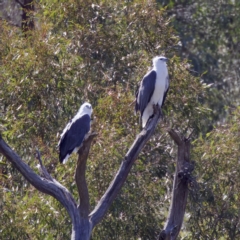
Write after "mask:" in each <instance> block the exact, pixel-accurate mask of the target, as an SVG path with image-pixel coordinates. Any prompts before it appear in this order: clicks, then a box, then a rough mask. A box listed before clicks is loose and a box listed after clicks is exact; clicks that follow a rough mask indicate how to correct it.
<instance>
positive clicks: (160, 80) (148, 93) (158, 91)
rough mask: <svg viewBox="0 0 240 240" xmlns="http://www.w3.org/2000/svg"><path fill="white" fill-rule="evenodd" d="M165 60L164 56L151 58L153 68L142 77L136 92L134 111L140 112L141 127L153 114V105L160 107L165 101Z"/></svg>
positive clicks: (166, 84) (166, 78)
mask: <svg viewBox="0 0 240 240" xmlns="http://www.w3.org/2000/svg"><path fill="white" fill-rule="evenodd" d="M167 60H168V59H167V58H166V57H164V56H157V57H154V58H153V68H152V70H151V71H149V72H148V73H147V74H146V75H145V76H144V77H143V79H142V81H141V83H140V87H139V89H138V91H137V93H136V105H135V111H136V112H137V111H140V113H141V117H142V127H143V128H144V127H145V126H146V124H147V121H148V119H149V118H151V117H152V116H153V105H154V104H158V105H159V106H160V107H161V108H162V106H163V104H164V102H165V99H166V96H167V92H168V89H169V76H168V69H167V63H166V62H167Z"/></svg>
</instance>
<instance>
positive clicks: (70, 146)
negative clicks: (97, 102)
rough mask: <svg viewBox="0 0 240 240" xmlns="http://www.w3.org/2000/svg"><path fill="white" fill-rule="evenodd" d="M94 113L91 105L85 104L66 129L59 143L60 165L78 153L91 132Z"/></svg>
mask: <svg viewBox="0 0 240 240" xmlns="http://www.w3.org/2000/svg"><path fill="white" fill-rule="evenodd" d="M92 111H93V110H92V106H91V104H90V103H87V102H85V103H84V104H83V105H82V106H81V107H80V109H79V110H78V112H77V114H76V115H75V116H74V118H73V119H72V120H71V121H70V122H69V123H68V124H67V126H66V127H65V128H64V130H63V132H62V134H61V138H60V141H59V143H58V147H59V161H60V163H66V162H67V160H68V158H69V156H70V155H71V154H72V153H73V152H75V153H76V152H78V150H79V148H80V147H81V144H82V142H83V140H84V139H85V137H86V135H87V134H88V132H89V131H90V125H91V115H92Z"/></svg>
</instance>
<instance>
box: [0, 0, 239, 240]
mask: <svg viewBox="0 0 240 240" xmlns="http://www.w3.org/2000/svg"><path fill="white" fill-rule="evenodd" d="M35 9H36V13H35V15H34V20H35V23H36V29H35V30H34V31H32V32H31V33H29V34H28V35H27V37H25V35H24V34H23V33H22V31H21V29H19V28H18V27H14V26H13V25H12V24H9V21H7V22H4V21H1V20H0V21H1V24H0V84H1V85H0V86H1V87H0V129H1V134H2V136H3V137H4V139H6V140H7V141H8V143H9V144H10V146H12V147H13V148H14V149H15V150H16V151H17V152H18V153H19V155H20V156H21V157H22V158H23V159H24V160H25V161H26V162H27V163H28V164H29V165H30V166H31V167H32V168H34V169H35V170H36V171H38V170H37V168H36V165H37V161H36V159H35V157H34V155H35V149H36V147H38V148H39V149H40V151H41V153H42V155H43V160H44V163H45V165H46V167H47V168H48V170H49V172H50V173H51V174H52V175H53V176H54V177H55V178H57V179H58V180H59V181H60V182H61V183H63V184H64V185H65V186H66V187H68V188H69V189H70V191H71V192H73V194H74V197H75V198H76V199H77V197H78V196H77V190H76V186H75V183H74V177H73V175H74V168H75V162H76V155H75V156H74V155H73V156H72V157H71V158H70V160H69V162H68V163H67V164H66V165H64V166H63V165H60V164H59V163H58V153H57V148H56V145H57V142H58V139H59V133H60V132H61V131H62V128H63V126H65V124H66V123H67V121H68V120H69V119H70V118H71V117H72V116H73V115H74V114H75V113H76V111H77V110H78V108H79V106H80V105H81V104H82V103H83V102H84V101H90V102H91V103H92V105H93V108H94V123H93V127H92V128H93V130H94V131H97V132H98V137H97V138H96V139H95V142H94V144H93V146H92V148H91V152H90V156H89V160H88V169H87V180H88V185H89V192H90V197H91V208H92V209H93V208H94V206H95V205H96V203H97V202H98V200H99V199H100V198H101V196H102V194H103V193H104V191H105V190H106V188H107V187H108V185H109V183H110V182H111V180H112V179H113V177H114V175H115V173H116V172H117V170H118V167H119V165H120V163H121V160H122V158H123V157H124V154H125V153H126V152H127V150H128V148H129V147H130V145H131V143H132V142H133V140H134V138H135V136H136V135H137V133H138V132H139V131H140V125H139V119H138V117H137V116H135V115H134V114H133V113H134V107H133V106H131V105H130V104H131V103H132V101H133V100H134V95H135V90H136V89H137V86H138V83H139V81H140V80H141V78H142V76H143V75H144V74H145V73H146V71H147V70H148V68H149V67H151V59H152V57H154V56H155V55H160V54H164V55H166V56H167V57H169V59H170V61H169V64H168V65H169V72H170V79H171V83H170V84H171V88H170V91H169V94H168V98H167V101H166V105H165V106H164V110H163V111H164V119H163V121H162V122H161V123H160V124H159V126H158V128H157V130H156V132H155V134H154V136H153V138H152V139H151V140H150V141H149V143H148V144H147V146H146V147H145V149H144V151H143V152H142V153H141V154H140V156H139V159H138V161H137V162H136V164H135V165H134V167H133V169H132V171H131V173H130V175H129V177H128V179H127V181H126V183H125V185H124V187H123V189H122V191H121V194H120V195H119V196H118V198H117V199H116V200H115V201H114V203H113V205H112V206H111V209H110V210H109V211H108V213H107V216H106V217H105V219H104V220H103V222H101V223H100V224H99V226H97V228H96V229H95V230H94V232H93V236H92V238H93V239H138V238H141V239H154V238H156V236H157V235H158V233H159V231H160V229H161V228H162V227H163V225H164V221H165V220H166V217H167V213H168V208H169V204H170V196H171V195H170V194H171V190H172V180H173V172H174V162H175V157H176V147H175V146H174V143H173V142H172V140H171V139H170V138H169V136H168V134H167V129H168V128H170V127H172V128H174V129H177V130H178V131H180V133H181V134H182V135H188V134H189V133H190V132H191V131H192V130H193V129H194V134H193V139H194V141H193V149H192V157H193V160H195V161H196V171H195V173H196V176H197V180H198V182H199V185H198V188H196V189H195V190H194V189H193V190H192V194H191V198H190V200H189V206H188V209H187V211H186V219H185V223H184V226H183V229H182V232H181V236H180V238H185V239H221V238H222V239H237V238H238V234H239V186H238V185H239V184H238V179H239V176H238V175H239V173H238V172H239V171H238V164H239V156H238V152H239V150H240V149H239V148H240V146H239V142H240V141H239V140H240V139H239V138H240V136H239V132H240V127H239V122H240V115H239V109H236V110H235V108H236V106H237V105H238V103H239V87H238V86H239V79H240V78H239V67H238V66H239V64H238V62H239V60H238V59H239V51H237V50H238V49H239V42H238V39H239V33H240V30H239V28H238V25H239V24H238V23H239V18H237V16H238V15H237V12H239V3H238V1H235V2H234V1H229V2H228V1H227V2H226V3H224V4H223V3H219V1H217V0H214V1H212V2H211V3H209V2H208V1H205V0H204V1H191V0H188V1H176V2H175V1H158V3H156V2H154V1H148V2H143V1H137V0H136V1H125V2H122V1H115V0H110V1H104V0H101V1H95V2H91V1H88V0H87V1H77V0H68V1H63V0H62V1H61V0H60V1H47V0H41V1H37V2H36V3H35ZM186 23H187V24H186ZM187 59H188V60H189V61H187ZM191 63H192V64H193V65H191ZM0 174H1V175H0V186H1V188H0V194H1V197H0V211H1V214H0V222H1V223H2V224H1V226H0V232H1V236H3V239H69V236H70V232H71V223H70V219H69V217H68V215H67V213H66V211H65V209H63V207H62V206H61V205H60V204H59V203H58V202H57V201H56V200H54V199H53V198H51V197H49V196H46V195H43V194H41V193H39V192H38V191H36V190H35V189H34V188H33V187H32V186H30V185H29V184H28V183H27V182H26V181H25V180H24V178H23V177H22V176H21V175H20V174H19V173H18V172H17V170H16V169H14V168H13V167H12V166H11V165H9V164H8V163H7V161H6V159H4V158H1V160H0Z"/></svg>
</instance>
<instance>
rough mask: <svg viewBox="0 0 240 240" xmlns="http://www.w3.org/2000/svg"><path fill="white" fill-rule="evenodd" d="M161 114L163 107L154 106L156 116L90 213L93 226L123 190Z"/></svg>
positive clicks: (130, 150) (141, 134)
mask: <svg viewBox="0 0 240 240" xmlns="http://www.w3.org/2000/svg"><path fill="white" fill-rule="evenodd" d="M161 116H162V112H161V109H160V107H159V106H158V105H157V106H155V107H154V117H153V118H152V119H151V120H149V121H148V123H147V125H146V127H145V128H144V129H143V130H142V131H141V133H140V134H139V135H138V136H137V137H136V139H135V141H134V143H133V144H132V146H131V148H130V149H129V151H128V152H127V154H126V155H125V157H124V159H123V161H122V164H121V166H120V168H119V170H118V172H117V174H116V176H115V178H114V179H113V181H112V182H111V184H110V186H109V187H108V189H107V191H106V192H105V194H104V195H103V196H102V198H101V200H100V201H99V203H98V205H97V206H96V207H95V209H94V210H93V212H92V213H91V214H90V221H91V222H92V224H93V227H94V226H95V225H96V224H98V223H99V222H100V221H101V219H102V218H103V217H104V215H105V214H106V212H107V210H108V209H109V207H110V205H111V203H112V202H113V200H114V199H115V198H116V196H117V194H118V193H119V191H120V190H121V188H122V186H123V184H124V182H125V180H126V178H127V176H128V174H129V172H130V170H131V167H132V165H133V163H134V162H135V160H136V159H137V157H138V154H139V153H140V152H141V150H142V149H143V148H144V146H145V144H146V143H147V141H148V140H149V138H150V137H151V136H152V134H153V132H154V130H155V128H156V126H157V123H158V121H159V120H160V118H161Z"/></svg>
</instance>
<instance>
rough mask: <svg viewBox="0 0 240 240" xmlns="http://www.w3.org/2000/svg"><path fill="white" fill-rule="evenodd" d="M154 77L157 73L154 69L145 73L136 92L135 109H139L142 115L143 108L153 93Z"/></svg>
mask: <svg viewBox="0 0 240 240" xmlns="http://www.w3.org/2000/svg"><path fill="white" fill-rule="evenodd" d="M156 77H157V73H156V71H154V70H152V71H150V72H149V73H147V74H146V75H145V76H144V77H143V79H142V81H141V84H140V87H139V89H138V92H137V93H136V105H135V111H136V112H137V111H140V112H141V116H142V115H143V112H144V109H145V108H146V107H147V104H148V103H149V101H150V99H151V97H152V95H153V92H154V89H155V83H156Z"/></svg>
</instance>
